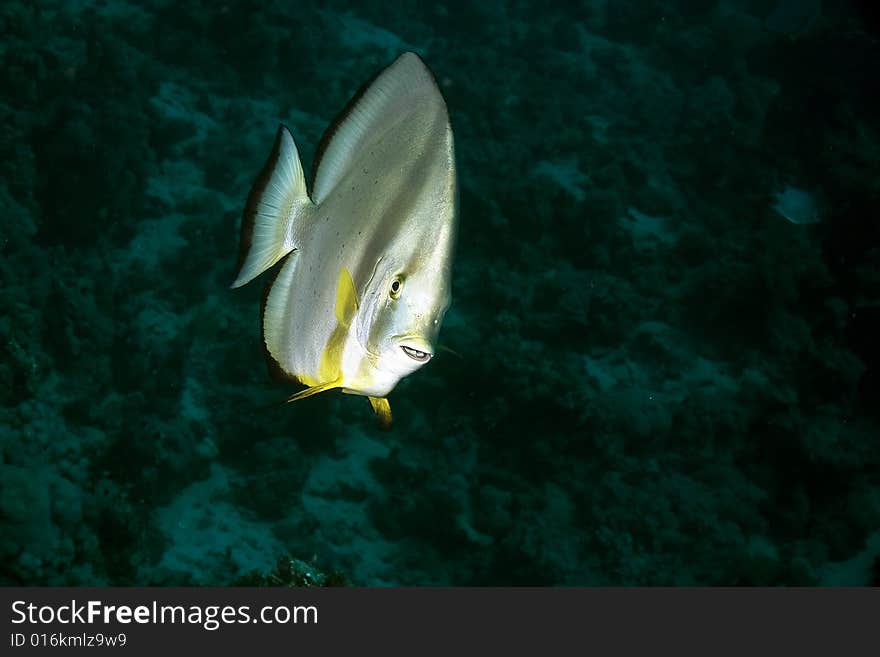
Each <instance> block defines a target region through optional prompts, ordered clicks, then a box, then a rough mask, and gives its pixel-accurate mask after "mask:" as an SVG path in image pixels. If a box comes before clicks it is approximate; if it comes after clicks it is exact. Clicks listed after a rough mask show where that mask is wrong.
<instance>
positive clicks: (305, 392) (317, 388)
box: [287, 379, 342, 404]
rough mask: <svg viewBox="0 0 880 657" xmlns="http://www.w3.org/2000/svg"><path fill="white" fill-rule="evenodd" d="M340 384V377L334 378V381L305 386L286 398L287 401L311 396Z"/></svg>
mask: <svg viewBox="0 0 880 657" xmlns="http://www.w3.org/2000/svg"><path fill="white" fill-rule="evenodd" d="M341 385H342V380H341V379H336V380H335V381H330V382H329V383H322V384H321V385H317V386H312V387H311V388H306V389H305V390H300V391H299V392H298V393H296V394H295V395H291V396H290V397H288V398H287V403H288V404H289V403H290V402H295V401H299V400H300V399H305V398H306V397H311V396H312V395H317V394H318V393H319V392H326V391H327V390H333V389H334V388H338V387H340V386H341Z"/></svg>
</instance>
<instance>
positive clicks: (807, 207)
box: [773, 185, 821, 224]
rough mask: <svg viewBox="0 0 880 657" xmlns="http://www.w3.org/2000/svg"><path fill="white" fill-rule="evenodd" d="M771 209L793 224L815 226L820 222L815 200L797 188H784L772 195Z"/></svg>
mask: <svg viewBox="0 0 880 657" xmlns="http://www.w3.org/2000/svg"><path fill="white" fill-rule="evenodd" d="M774 197H775V198H776V202H775V203H774V204H773V209H774V210H776V211H777V212H778V213H779V214H781V215H782V216H783V217H785V218H786V219H788V220H789V221H790V222H791V223H793V224H817V223H819V221H820V220H821V218H820V216H819V206H818V204H817V203H816V198H815V197H814V196H813V194H811V193H810V192H807V191H805V190H803V189H800V188H799V187H791V186H790V185H789V186H788V187H786V188H785V189H784V190H783V191H781V192H776V194H774Z"/></svg>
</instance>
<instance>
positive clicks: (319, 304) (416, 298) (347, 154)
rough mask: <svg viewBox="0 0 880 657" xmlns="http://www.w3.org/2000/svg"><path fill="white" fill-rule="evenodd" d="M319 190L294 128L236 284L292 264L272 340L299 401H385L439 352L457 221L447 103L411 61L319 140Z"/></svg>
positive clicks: (276, 288) (253, 204)
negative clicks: (337, 391) (307, 176)
mask: <svg viewBox="0 0 880 657" xmlns="http://www.w3.org/2000/svg"><path fill="white" fill-rule="evenodd" d="M322 144H324V148H323V150H322V151H321V153H320V154H319V156H318V159H317V162H318V165H317V167H316V168H315V177H314V182H313V185H312V190H311V195H310V196H309V194H308V193H307V189H306V185H305V180H304V175H303V171H302V166H301V165H300V162H299V156H298V153H297V150H296V146H295V144H294V142H293V138H292V137H291V135H290V133H289V131H288V130H287V128H285V127H284V126H281V127H280V128H279V131H278V136H277V138H276V142H275V148H274V149H273V151H272V154H271V155H270V157H269V160H268V161H267V163H266V165H265V166H264V169H263V172H262V173H261V174H260V176H259V177H258V179H257V181H256V182H255V184H254V187H253V189H252V190H251V194H250V197H249V199H248V204H247V207H246V209H245V213H244V218H243V224H242V248H241V264H240V268H239V273H238V276H237V278H236V281H235V282H234V283H233V287H238V286H240V285H243V284H245V283H247V282H248V281H249V280H251V279H252V278H254V277H255V276H257V275H258V274H259V273H261V272H262V271H264V270H265V269H268V268H269V267H271V266H272V265H273V264H275V263H276V262H277V261H279V260H281V259H282V258H284V263H283V265H282V266H281V268H280V270H279V272H278V274H277V276H276V278H275V279H274V281H273V282H272V284H271V287H270V289H269V291H268V295H267V297H266V302H265V307H264V312H263V338H264V342H265V345H266V349H267V352H268V355H269V356H270V357H271V359H272V360H273V361H274V363H275V364H276V365H277V366H278V367H279V368H280V369H281V370H282V371H283V372H284V373H286V374H287V375H289V376H290V377H292V378H295V379H297V380H298V381H300V382H301V383H303V384H305V385H307V386H309V388H308V389H306V390H304V391H302V392H300V393H298V394H296V395H293V397H291V400H295V399H300V398H302V397H305V396H309V395H311V394H315V393H316V392H322V391H324V390H329V389H333V388H341V389H342V390H343V391H344V392H348V393H353V394H359V395H366V396H368V397H370V401H371V403H372V404H373V408H374V410H376V412H377V413H378V414H379V416H380V419H381V420H382V422H383V423H384V424H388V423H390V417H391V416H390V407H389V405H388V402H387V400H386V399H385V397H386V395H388V393H390V392H391V390H393V389H394V387H395V386H396V385H397V383H398V381H400V379H401V378H402V377H404V376H407V375H408V374H410V373H412V372H414V371H415V370H417V369H419V368H420V367H421V366H422V365H424V364H425V363H426V362H428V361H429V360H430V358H431V357H432V356H433V354H434V349H435V346H436V339H437V335H438V332H439V330H440V326H441V323H442V320H443V315H444V313H445V312H446V309H447V308H448V306H449V303H450V301H451V268H452V261H453V256H454V245H455V239H456V226H457V214H458V213H457V193H456V172H455V154H454V146H453V137H452V129H451V126H450V122H449V116H448V113H447V109H446V103H445V101H444V100H443V97H442V94H441V93H440V90H439V88H438V87H437V84H436V82H435V80H434V77H433V75H432V74H431V73H430V71H429V70H428V68H427V67H426V66H425V64H424V63H423V62H422V60H421V59H420V58H419V57H418V56H417V55H415V54H413V53H405V54H403V55H401V56H400V57H398V58H397V60H395V62H394V63H393V64H391V65H390V66H389V67H388V68H386V69H385V70H383V71H382V72H381V73H380V74H379V75H378V76H377V77H376V78H375V79H374V80H373V81H372V82H371V83H370V84H369V85H368V86H367V87H365V88H364V89H363V90H362V91H361V92H359V93H358V94H357V95H356V96H355V98H353V99H352V101H351V102H350V103H349V106H348V107H347V108H346V110H344V112H343V114H342V115H341V116H340V118H339V119H337V121H336V122H335V123H334V124H333V125H332V126H331V127H330V128H329V129H328V131H327V133H326V134H325V136H324V139H323V140H322Z"/></svg>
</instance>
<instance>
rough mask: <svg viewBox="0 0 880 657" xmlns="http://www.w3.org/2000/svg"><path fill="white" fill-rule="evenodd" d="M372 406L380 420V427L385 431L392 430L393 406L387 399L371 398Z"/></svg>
mask: <svg viewBox="0 0 880 657" xmlns="http://www.w3.org/2000/svg"><path fill="white" fill-rule="evenodd" d="M370 406H372V407H373V411H375V413H376V416H377V417H378V418H379V426H380V427H382V428H383V429H390V428H391V404H389V403H388V399H386V398H385V397H370Z"/></svg>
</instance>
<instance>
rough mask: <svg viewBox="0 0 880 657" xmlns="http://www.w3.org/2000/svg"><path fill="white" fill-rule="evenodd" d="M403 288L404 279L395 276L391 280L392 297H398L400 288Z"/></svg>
mask: <svg viewBox="0 0 880 657" xmlns="http://www.w3.org/2000/svg"><path fill="white" fill-rule="evenodd" d="M402 288H403V281H402V280H401V279H400V277H399V276H395V277H394V279H393V280H392V281H391V292H390V294H391V298H392V299H396V298H397V297H399V296H400V290H401V289H402Z"/></svg>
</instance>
